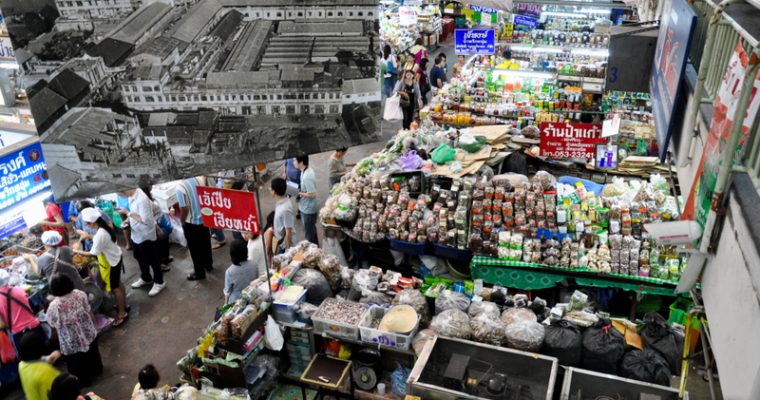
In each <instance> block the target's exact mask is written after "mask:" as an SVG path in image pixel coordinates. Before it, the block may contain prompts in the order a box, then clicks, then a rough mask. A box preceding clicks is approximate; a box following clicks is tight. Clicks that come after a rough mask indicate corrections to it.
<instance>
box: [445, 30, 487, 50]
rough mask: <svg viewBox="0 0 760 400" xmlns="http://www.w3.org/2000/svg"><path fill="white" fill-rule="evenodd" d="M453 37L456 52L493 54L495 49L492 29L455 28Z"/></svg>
mask: <svg viewBox="0 0 760 400" xmlns="http://www.w3.org/2000/svg"><path fill="white" fill-rule="evenodd" d="M455 38H456V41H455V45H454V49H455V51H456V53H457V54H493V53H494V52H495V51H496V34H495V33H494V30H493V29H457V30H456V31H455Z"/></svg>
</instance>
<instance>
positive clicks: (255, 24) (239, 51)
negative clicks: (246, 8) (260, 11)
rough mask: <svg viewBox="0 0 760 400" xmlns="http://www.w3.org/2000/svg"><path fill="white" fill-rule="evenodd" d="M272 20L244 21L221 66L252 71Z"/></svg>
mask: <svg viewBox="0 0 760 400" xmlns="http://www.w3.org/2000/svg"><path fill="white" fill-rule="evenodd" d="M272 25H273V22H272V21H264V20H256V21H251V22H248V23H246V25H245V27H244V28H243V34H242V35H240V37H239V38H238V39H237V42H236V43H235V46H234V47H233V49H232V51H231V52H230V55H229V57H227V60H226V61H225V63H224V65H223V66H222V70H225V71H252V70H254V69H255V68H256V66H257V64H258V61H259V59H260V58H261V54H262V53H263V51H264V48H265V46H266V42H267V37H268V35H269V32H270V31H271V30H272Z"/></svg>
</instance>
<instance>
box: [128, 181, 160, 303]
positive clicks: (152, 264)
mask: <svg viewBox="0 0 760 400" xmlns="http://www.w3.org/2000/svg"><path fill="white" fill-rule="evenodd" d="M122 195H123V196H126V197H127V198H128V199H129V210H130V211H127V210H124V209H119V212H120V213H121V214H123V215H125V216H127V217H128V219H129V226H130V228H131V235H130V236H131V237H130V240H131V242H132V249H133V250H134V255H135V259H137V263H138V264H139V266H140V278H138V279H137V281H135V282H134V283H133V284H132V288H133V289H139V288H141V287H144V286H151V289H150V291H149V292H148V296H151V297H152V296H155V295H157V294H159V293H161V291H162V290H164V288H165V287H166V284H165V283H164V274H163V272H162V271H161V262H160V261H159V259H158V252H157V251H156V239H157V235H156V219H155V218H154V217H153V202H152V201H150V199H149V198H148V196H147V195H146V194H145V192H143V191H142V190H141V189H130V190H126V191H124V192H122ZM151 270H152V271H153V276H151Z"/></svg>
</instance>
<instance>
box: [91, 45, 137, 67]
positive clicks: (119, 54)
mask: <svg viewBox="0 0 760 400" xmlns="http://www.w3.org/2000/svg"><path fill="white" fill-rule="evenodd" d="M133 47H134V46H132V44H130V43H127V42H122V41H121V40H116V39H113V38H106V39H103V40H102V41H100V43H98V44H96V45H95V46H94V47H92V48H91V49H89V50H87V54H89V55H90V56H92V57H103V62H104V63H105V64H106V66H107V67H113V66H114V65H117V64H120V63H121V62H122V61H124V60H125V59H126V58H127V56H128V55H129V53H130V52H131V51H132V48H133Z"/></svg>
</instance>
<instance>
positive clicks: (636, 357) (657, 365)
mask: <svg viewBox="0 0 760 400" xmlns="http://www.w3.org/2000/svg"><path fill="white" fill-rule="evenodd" d="M670 375H671V372H670V367H669V366H668V361H667V360H665V358H663V357H662V355H660V353H658V352H657V351H654V350H648V349H644V350H639V349H633V350H630V351H629V352H627V353H625V356H623V361H621V362H620V376H622V377H624V378H629V379H635V380H637V381H642V382H649V383H654V384H657V385H663V386H670Z"/></svg>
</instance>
